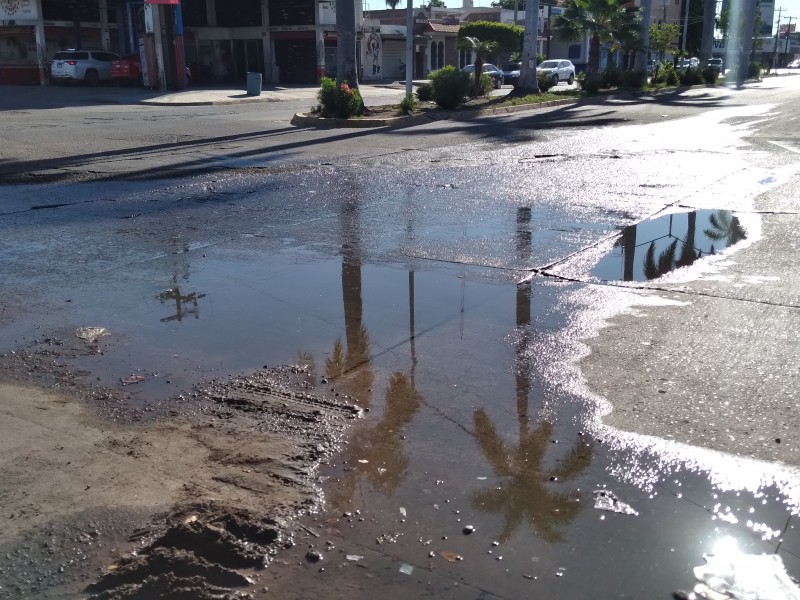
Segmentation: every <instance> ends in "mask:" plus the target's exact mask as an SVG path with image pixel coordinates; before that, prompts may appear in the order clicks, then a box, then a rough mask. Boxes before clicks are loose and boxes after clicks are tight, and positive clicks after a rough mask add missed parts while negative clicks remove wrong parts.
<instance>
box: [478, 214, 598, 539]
mask: <svg viewBox="0 0 800 600" xmlns="http://www.w3.org/2000/svg"><path fill="white" fill-rule="evenodd" d="M530 215H531V213H530V209H525V208H520V209H519V210H518V212H517V233H516V242H517V253H518V258H519V259H520V260H524V259H525V258H526V257H528V256H530V252H531V236H530V235H529V234H530ZM516 321H517V323H516V324H517V332H518V333H519V337H518V338H517V343H516V350H515V383H516V402H517V422H518V424H519V433H518V437H519V442H518V443H517V446H516V448H509V447H507V446H506V444H505V443H504V441H503V437H502V436H501V435H500V433H499V432H498V431H497V428H496V427H495V426H494V424H493V423H492V421H491V419H490V418H489V416H488V414H487V413H486V411H485V410H483V409H478V410H476V411H475V414H474V416H473V421H474V426H475V437H476V439H477V441H478V446H479V447H480V449H481V452H482V453H483V455H484V456H485V457H486V460H487V461H488V463H489V464H490V465H491V467H492V470H493V471H494V474H495V475H496V476H497V477H499V478H502V481H501V482H500V485H497V486H493V487H491V488H486V489H482V490H476V491H475V492H473V494H472V498H471V502H472V506H473V507H474V508H476V509H477V510H480V511H482V512H486V513H493V514H497V515H500V516H501V517H502V519H503V529H502V531H501V532H500V534H499V540H500V541H501V542H507V541H508V540H509V539H511V537H512V536H513V535H514V533H515V532H516V531H517V529H519V527H520V526H521V525H523V524H524V523H527V524H528V526H529V527H530V528H531V530H532V531H533V532H534V533H535V534H536V535H537V536H538V537H540V538H541V539H542V540H544V541H545V542H549V543H554V542H559V541H561V539H562V533H561V527H562V526H566V525H567V524H569V523H570V522H571V521H572V520H573V519H574V518H575V517H576V516H577V515H578V513H579V512H580V511H581V504H580V503H579V502H578V498H577V497H576V496H575V495H574V494H570V493H565V492H562V491H560V489H559V488H560V487H561V482H563V481H569V480H572V479H575V478H576V477H578V476H579V475H580V474H581V473H582V472H583V471H584V470H585V469H586V468H587V467H588V466H589V464H590V463H591V460H592V449H591V447H590V446H589V445H588V444H585V443H583V441H582V440H578V442H577V443H576V444H575V445H574V446H573V447H572V449H571V450H570V451H569V453H568V454H567V455H566V456H564V457H562V458H561V459H560V460H559V461H558V462H557V463H556V464H555V465H553V466H549V465H547V464H546V463H545V457H546V454H547V449H548V448H549V447H551V446H553V444H552V437H553V425H552V423H549V422H547V421H542V422H541V423H539V425H538V426H537V427H535V428H534V429H533V430H531V429H530V418H529V416H528V408H529V403H530V387H531V386H530V376H531V375H530V374H531V365H530V364H528V362H529V361H528V358H527V356H528V355H527V349H528V347H529V342H530V328H529V326H530V321H531V280H530V279H527V280H525V281H522V282H520V283H519V284H518V285H517V293H516Z"/></svg>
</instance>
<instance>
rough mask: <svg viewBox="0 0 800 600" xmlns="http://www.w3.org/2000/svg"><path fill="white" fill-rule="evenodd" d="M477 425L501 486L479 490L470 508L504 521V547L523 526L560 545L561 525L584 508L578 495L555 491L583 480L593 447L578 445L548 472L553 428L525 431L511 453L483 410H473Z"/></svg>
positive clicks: (539, 427) (568, 521)
mask: <svg viewBox="0 0 800 600" xmlns="http://www.w3.org/2000/svg"><path fill="white" fill-rule="evenodd" d="M474 421H475V435H476V437H477V439H478V444H479V446H480V448H481V451H482V452H483V455H484V456H485V457H486V460H487V461H489V464H490V465H491V467H492V470H493V471H494V473H495V475H496V476H497V477H502V478H503V481H502V482H501V483H500V485H499V486H496V487H492V488H487V489H483V490H477V491H475V492H474V493H473V494H472V506H473V507H474V508H476V509H478V510H481V511H483V512H487V513H494V514H497V515H500V516H502V518H503V521H504V524H503V530H502V531H501V532H500V536H499V540H500V541H501V542H507V541H508V540H509V539H511V537H512V536H513V535H514V533H515V532H516V530H517V529H518V528H519V527H520V525H522V524H523V523H527V524H528V526H529V527H530V528H531V530H532V531H533V532H534V533H535V534H536V535H537V536H539V537H540V538H541V539H542V540H544V541H545V542H549V543H554V542H559V541H561V539H562V537H561V531H560V526H564V525H567V524H568V523H570V522H571V521H572V520H573V519H574V518H575V517H576V516H578V513H579V512H580V511H581V504H580V503H579V502H578V498H577V497H576V496H574V495H572V494H567V493H564V492H560V491H558V490H557V489H555V487H554V486H555V485H557V483H554V482H560V481H569V480H571V479H574V478H576V477H577V476H578V475H580V474H581V473H582V472H583V471H584V470H585V469H586V467H588V466H589V463H590V462H591V460H592V449H591V446H589V445H588V444H585V443H583V442H582V441H580V440H579V441H578V443H576V444H575V446H573V448H572V449H571V450H570V452H569V453H568V454H567V455H566V456H565V457H563V458H562V459H561V460H560V461H559V462H558V463H557V464H556V465H555V466H552V467H548V466H546V465H545V464H544V458H545V455H546V453H547V448H548V446H551V445H552V443H551V439H552V434H553V425H552V424H551V423H548V422H546V421H545V422H542V423H540V424H539V426H538V427H536V428H535V429H534V430H533V431H527V428H522V427H521V432H520V439H519V443H518V445H517V447H516V448H508V447H506V445H505V443H504V442H503V440H502V438H501V437H500V435H499V434H498V432H497V429H496V428H495V426H494V425H493V424H492V422H491V421H490V420H489V417H488V415H487V414H486V412H485V411H484V410H483V409H479V410H477V411H475V417H474Z"/></svg>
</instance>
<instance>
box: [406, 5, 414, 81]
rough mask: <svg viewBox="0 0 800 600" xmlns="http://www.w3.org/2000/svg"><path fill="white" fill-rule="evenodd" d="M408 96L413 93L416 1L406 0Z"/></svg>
mask: <svg viewBox="0 0 800 600" xmlns="http://www.w3.org/2000/svg"><path fill="white" fill-rule="evenodd" d="M406 3H407V4H408V6H407V7H406V96H408V95H409V94H410V93H411V80H412V79H413V78H414V63H413V58H414V2H413V0H406Z"/></svg>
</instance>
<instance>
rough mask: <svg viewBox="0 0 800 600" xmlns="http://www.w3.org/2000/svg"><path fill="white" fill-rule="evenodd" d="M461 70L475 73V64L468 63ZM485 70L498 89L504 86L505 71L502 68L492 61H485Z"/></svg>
mask: <svg viewBox="0 0 800 600" xmlns="http://www.w3.org/2000/svg"><path fill="white" fill-rule="evenodd" d="M461 70H462V71H464V72H465V73H470V74H474V73H475V65H467V66H466V67H464V68H463V69H461ZM483 72H484V73H486V74H487V75H488V76H489V77H491V78H492V83H493V84H494V88H495V89H496V90H499V89H500V88H501V87H503V81H504V80H505V78H504V77H503V72H502V71H501V70H500V69H498V68H497V67H495V66H494V65H493V64H491V63H483Z"/></svg>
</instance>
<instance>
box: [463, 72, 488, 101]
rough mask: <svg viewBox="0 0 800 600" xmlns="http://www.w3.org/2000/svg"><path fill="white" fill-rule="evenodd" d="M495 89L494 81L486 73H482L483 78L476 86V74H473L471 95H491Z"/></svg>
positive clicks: (470, 88) (474, 96) (475, 96)
mask: <svg viewBox="0 0 800 600" xmlns="http://www.w3.org/2000/svg"><path fill="white" fill-rule="evenodd" d="M493 89H494V81H493V80H492V78H491V77H490V76H489V75H487V74H486V73H481V78H480V80H479V82H478V87H477V88H476V87H475V76H474V75H473V76H472V78H471V80H470V87H469V95H470V96H472V97H473V98H477V97H479V96H489V95H491V93H492V90H493Z"/></svg>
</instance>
